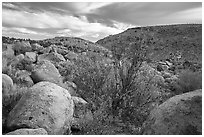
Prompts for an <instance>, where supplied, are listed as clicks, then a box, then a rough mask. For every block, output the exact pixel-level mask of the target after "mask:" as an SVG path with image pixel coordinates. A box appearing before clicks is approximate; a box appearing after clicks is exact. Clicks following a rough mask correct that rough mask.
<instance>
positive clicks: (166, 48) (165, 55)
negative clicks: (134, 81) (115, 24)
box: [96, 24, 202, 63]
mask: <svg viewBox="0 0 204 137" xmlns="http://www.w3.org/2000/svg"><path fill="white" fill-rule="evenodd" d="M96 43H97V44H100V45H102V46H104V47H106V48H108V49H110V50H112V49H113V48H114V47H115V48H116V50H117V52H118V53H119V54H128V52H129V50H128V49H129V48H130V47H131V46H132V45H134V44H135V46H137V45H138V44H143V45H145V46H147V47H148V50H149V58H150V59H152V60H156V61H158V60H165V59H169V58H172V57H173V58H178V59H179V60H180V61H184V60H188V61H195V62H199V63H201V62H202V25H201V24H182V25H165V26H147V27H136V28H130V29H127V30H126V31H124V32H122V33H120V34H116V35H111V36H108V37H106V38H104V39H101V40H98V41H97V42H96Z"/></svg>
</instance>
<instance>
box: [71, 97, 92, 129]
mask: <svg viewBox="0 0 204 137" xmlns="http://www.w3.org/2000/svg"><path fill="white" fill-rule="evenodd" d="M72 100H73V102H74V106H75V107H74V115H73V116H74V118H73V120H72V124H71V127H72V129H78V130H81V129H83V128H85V127H86V126H87V125H89V124H90V123H91V122H92V121H93V114H92V112H91V110H90V109H89V105H88V102H86V101H85V100H84V99H82V98H80V97H76V96H72Z"/></svg>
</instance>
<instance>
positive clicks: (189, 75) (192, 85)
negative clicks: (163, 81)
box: [174, 70, 202, 94]
mask: <svg viewBox="0 0 204 137" xmlns="http://www.w3.org/2000/svg"><path fill="white" fill-rule="evenodd" d="M174 87H175V92H176V94H182V93H186V92H190V91H194V90H196V89H201V88H202V73H201V72H193V71H191V70H184V71H183V72H181V73H180V75H179V79H178V81H177V82H176V83H175V85H174Z"/></svg>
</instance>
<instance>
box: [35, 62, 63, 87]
mask: <svg viewBox="0 0 204 137" xmlns="http://www.w3.org/2000/svg"><path fill="white" fill-rule="evenodd" d="M31 78H32V80H33V82H34V83H38V82H41V81H49V82H52V83H55V84H59V85H60V84H61V83H62V79H61V75H60V73H59V71H58V70H57V68H56V67H55V66H54V65H53V64H52V63H51V62H50V61H48V60H44V61H41V62H39V63H38V65H37V66H36V68H34V70H33V71H32V73H31Z"/></svg>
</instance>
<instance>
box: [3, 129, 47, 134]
mask: <svg viewBox="0 0 204 137" xmlns="http://www.w3.org/2000/svg"><path fill="white" fill-rule="evenodd" d="M6 135H47V131H46V130H45V129H44V128H37V129H27V128H22V129H17V130H15V131H12V132H9V133H7V134H6Z"/></svg>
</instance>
